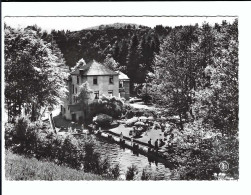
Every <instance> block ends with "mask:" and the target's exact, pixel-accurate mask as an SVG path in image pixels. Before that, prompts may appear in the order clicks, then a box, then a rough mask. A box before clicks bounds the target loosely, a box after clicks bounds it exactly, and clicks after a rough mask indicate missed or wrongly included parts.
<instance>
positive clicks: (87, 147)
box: [83, 142, 110, 175]
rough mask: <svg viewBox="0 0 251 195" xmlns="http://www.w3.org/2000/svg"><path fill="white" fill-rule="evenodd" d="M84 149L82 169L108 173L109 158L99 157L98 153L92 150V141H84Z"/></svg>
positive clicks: (101, 173) (100, 173)
mask: <svg viewBox="0 0 251 195" xmlns="http://www.w3.org/2000/svg"><path fill="white" fill-rule="evenodd" d="M84 151H85V156H84V158H83V162H84V171H86V172H91V173H95V174H99V175H103V174H108V170H109V168H110V163H109V160H108V158H104V159H101V156H100V154H99V153H98V152H97V151H95V150H94V143H93V142H87V143H85V144H84Z"/></svg>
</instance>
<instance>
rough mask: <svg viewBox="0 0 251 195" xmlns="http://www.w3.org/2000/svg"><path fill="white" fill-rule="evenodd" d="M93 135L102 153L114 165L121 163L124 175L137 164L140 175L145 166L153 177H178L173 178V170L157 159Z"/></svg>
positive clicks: (160, 178) (168, 178)
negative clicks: (154, 159) (130, 167)
mask: <svg viewBox="0 0 251 195" xmlns="http://www.w3.org/2000/svg"><path fill="white" fill-rule="evenodd" d="M92 136H93V138H94V139H95V140H96V142H97V145H96V146H95V147H96V149H97V150H98V151H99V152H100V153H101V156H102V157H105V156H108V157H109V159H110V161H111V164H112V165H115V164H119V165H120V170H121V173H120V174H121V176H122V177H123V176H125V173H126V171H127V167H129V166H131V165H136V166H137V168H138V172H139V175H140V176H141V173H142V171H143V169H144V168H145V169H146V171H147V173H149V172H150V173H151V175H152V176H153V178H155V179H156V180H170V179H176V178H173V176H172V174H171V170H170V169H169V168H168V167H167V166H165V165H164V164H162V163H160V162H157V161H152V160H150V159H149V158H148V157H146V156H144V155H141V154H134V153H133V151H132V150H130V149H127V148H122V147H121V146H120V145H118V144H116V143H111V142H109V141H108V140H106V139H105V138H101V137H96V136H94V135H92ZM150 161H152V162H150Z"/></svg>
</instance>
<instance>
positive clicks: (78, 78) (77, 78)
mask: <svg viewBox="0 0 251 195" xmlns="http://www.w3.org/2000/svg"><path fill="white" fill-rule="evenodd" d="M77 84H79V77H78V76H77Z"/></svg>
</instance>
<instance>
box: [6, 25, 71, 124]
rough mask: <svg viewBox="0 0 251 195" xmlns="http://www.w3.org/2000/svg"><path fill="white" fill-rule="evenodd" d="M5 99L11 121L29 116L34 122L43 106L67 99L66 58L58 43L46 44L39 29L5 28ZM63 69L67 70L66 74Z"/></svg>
mask: <svg viewBox="0 0 251 195" xmlns="http://www.w3.org/2000/svg"><path fill="white" fill-rule="evenodd" d="M4 31H5V40H4V41H5V48H4V50H5V56H4V57H5V100H6V108H7V110H8V116H9V120H10V119H11V118H12V117H15V116H17V115H19V114H21V111H22V109H25V111H26V114H30V115H31V119H32V120H35V119H36V118H38V117H39V116H40V110H41V108H43V107H48V106H49V107H53V106H54V105H55V104H57V103H58V102H60V98H61V97H64V96H65V92H66V91H67V90H66V85H65V83H64V79H65V78H66V77H67V71H66V70H67V68H65V64H64V59H63V57H62V54H61V52H60V50H59V49H58V48H57V45H56V44H55V42H52V43H47V42H46V41H44V40H43V39H42V38H41V37H40V32H39V29H35V30H34V29H32V28H26V29H12V28H10V27H8V26H5V30H4ZM63 70H64V71H63Z"/></svg>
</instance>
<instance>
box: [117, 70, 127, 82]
mask: <svg viewBox="0 0 251 195" xmlns="http://www.w3.org/2000/svg"><path fill="white" fill-rule="evenodd" d="M116 72H117V73H119V80H130V79H129V77H128V76H127V75H126V74H124V73H123V72H121V71H116Z"/></svg>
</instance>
